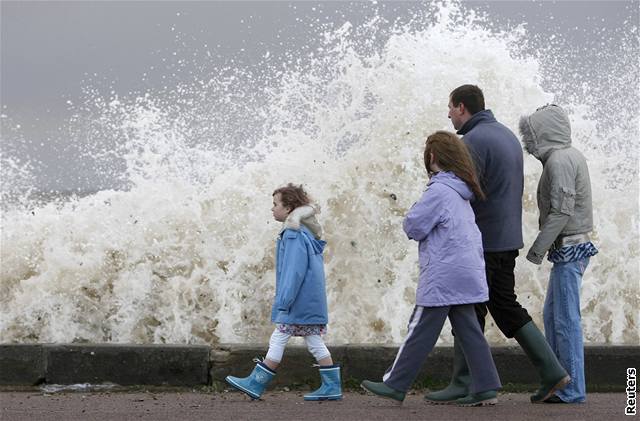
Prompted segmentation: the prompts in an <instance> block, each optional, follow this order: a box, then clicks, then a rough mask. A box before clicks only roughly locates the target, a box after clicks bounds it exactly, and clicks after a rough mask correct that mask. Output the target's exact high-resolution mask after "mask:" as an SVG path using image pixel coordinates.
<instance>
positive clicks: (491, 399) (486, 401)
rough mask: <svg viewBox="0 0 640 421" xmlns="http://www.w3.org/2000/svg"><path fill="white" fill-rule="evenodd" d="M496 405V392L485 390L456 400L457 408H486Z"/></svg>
mask: <svg viewBox="0 0 640 421" xmlns="http://www.w3.org/2000/svg"><path fill="white" fill-rule="evenodd" d="M497 403H498V392H496V391H495V390H487V391H484V392H479V393H470V394H469V395H467V396H465V397H464V398H460V399H456V405H458V406H487V405H495V404H497Z"/></svg>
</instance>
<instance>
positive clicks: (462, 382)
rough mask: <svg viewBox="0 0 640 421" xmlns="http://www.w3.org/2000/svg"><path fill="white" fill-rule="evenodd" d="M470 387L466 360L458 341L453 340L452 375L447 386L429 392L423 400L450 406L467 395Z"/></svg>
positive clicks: (469, 375)
mask: <svg viewBox="0 0 640 421" xmlns="http://www.w3.org/2000/svg"><path fill="white" fill-rule="evenodd" d="M470 385H471V374H470V373H469V367H468V366H467V360H465V359H464V352H462V346H461V345H460V341H459V340H457V339H455V337H454V339H453V375H452V376H451V381H450V382H449V385H448V386H447V387H445V388H444V389H442V390H437V391H435V392H429V393H427V394H426V395H424V399H425V400H426V401H427V402H429V403H434V404H451V403H456V400H457V399H460V398H464V397H465V396H467V395H468V394H469V386H470Z"/></svg>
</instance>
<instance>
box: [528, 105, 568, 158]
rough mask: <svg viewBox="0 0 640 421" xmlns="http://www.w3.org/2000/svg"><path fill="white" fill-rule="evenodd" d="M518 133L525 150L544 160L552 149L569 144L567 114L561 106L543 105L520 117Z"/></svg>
mask: <svg viewBox="0 0 640 421" xmlns="http://www.w3.org/2000/svg"><path fill="white" fill-rule="evenodd" d="M520 135H521V136H522V143H524V148H525V150H526V151H527V152H529V153H530V154H531V155H533V156H535V157H536V158H538V159H539V160H540V161H542V162H545V161H546V160H547V158H549V155H550V154H551V152H553V151H554V150H558V149H565V148H568V147H570V146H571V124H570V123H569V116H568V115H567V112H566V111H565V110H564V109H562V107H559V106H557V105H554V104H549V105H545V106H544V107H540V108H538V109H537V110H536V112H535V113H533V114H531V115H529V116H522V117H521V118H520Z"/></svg>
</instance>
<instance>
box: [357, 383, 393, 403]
mask: <svg viewBox="0 0 640 421" xmlns="http://www.w3.org/2000/svg"><path fill="white" fill-rule="evenodd" d="M360 387H361V388H363V389H364V390H365V391H367V392H369V393H371V394H372V395H374V396H377V397H379V398H383V399H386V400H389V401H391V402H393V403H395V404H396V405H398V406H400V405H402V402H404V401H399V400H397V399H394V398H392V397H391V396H385V395H378V394H377V393H375V392H374V391H372V390H369V389H367V388H366V387H364V386H363V385H362V383H360Z"/></svg>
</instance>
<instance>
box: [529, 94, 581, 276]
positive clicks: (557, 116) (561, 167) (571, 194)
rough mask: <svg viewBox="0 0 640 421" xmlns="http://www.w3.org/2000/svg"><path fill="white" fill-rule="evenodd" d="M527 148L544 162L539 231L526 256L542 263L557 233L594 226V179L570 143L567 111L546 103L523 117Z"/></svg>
mask: <svg viewBox="0 0 640 421" xmlns="http://www.w3.org/2000/svg"><path fill="white" fill-rule="evenodd" d="M520 134H521V135H522V141H523V142H524V145H525V149H526V150H527V152H529V153H530V154H532V155H533V156H535V157H536V158H538V159H539V160H540V161H541V162H542V176H541V177H540V181H539V183H538V193H537V198H538V209H539V211H540V219H539V224H540V232H539V233H538V237H537V238H536V240H535V241H534V242H533V245H532V246H531V249H530V250H529V252H528V253H527V259H528V260H530V261H531V262H533V263H536V264H540V263H542V259H543V258H544V256H545V254H546V252H547V251H548V250H549V249H550V248H551V246H552V244H553V242H554V241H555V240H556V238H558V237H563V236H566V235H574V234H585V233H588V232H590V231H591V230H592V229H593V210H592V205H591V181H590V179H589V169H588V168H587V161H586V159H585V157H584V155H582V153H581V152H580V151H578V150H577V149H576V148H574V147H572V146H571V126H570V124H569V117H568V116H567V113H566V112H565V111H564V110H563V109H562V108H560V107H558V106H557V105H546V106H544V107H542V108H539V109H538V110H536V112H535V113H533V114H531V115H530V116H524V117H522V118H521V119H520Z"/></svg>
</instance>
